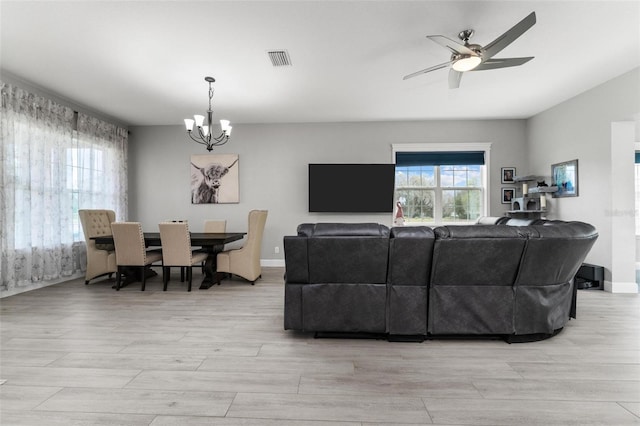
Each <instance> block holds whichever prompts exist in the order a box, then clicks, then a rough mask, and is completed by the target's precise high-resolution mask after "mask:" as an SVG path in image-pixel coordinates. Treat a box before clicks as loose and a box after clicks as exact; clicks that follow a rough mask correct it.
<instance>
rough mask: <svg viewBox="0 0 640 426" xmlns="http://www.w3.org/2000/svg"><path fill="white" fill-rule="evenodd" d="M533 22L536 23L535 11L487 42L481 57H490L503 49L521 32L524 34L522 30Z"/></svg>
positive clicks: (531, 25) (526, 28)
mask: <svg viewBox="0 0 640 426" xmlns="http://www.w3.org/2000/svg"><path fill="white" fill-rule="evenodd" d="M535 23H536V13H535V12H531V13H530V14H529V15H528V16H527V17H526V18H524V19H523V20H522V21H520V22H518V23H517V24H515V25H514V26H513V27H511V29H510V30H509V31H507V32H506V33H504V34H502V35H501V36H500V37H498V38H497V39H495V40H493V41H492V42H491V43H489V44H487V45H486V46H485V47H484V55H483V57H484V58H487V59H488V58H491V57H492V56H493V55H495V54H496V53H498V52H500V51H501V50H502V49H504V48H505V47H507V46H508V45H510V44H511V43H513V42H514V41H515V39H517V38H518V37H520V36H521V35H522V34H524V32H525V31H527V30H528V29H529V28H531V27H533V25H534V24H535Z"/></svg>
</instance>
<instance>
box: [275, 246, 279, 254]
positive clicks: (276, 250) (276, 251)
mask: <svg viewBox="0 0 640 426" xmlns="http://www.w3.org/2000/svg"><path fill="white" fill-rule="evenodd" d="M273 251H274V253H275V254H278V253H280V247H278V246H275V247H274V248H273Z"/></svg>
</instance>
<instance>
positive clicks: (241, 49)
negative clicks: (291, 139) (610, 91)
mask: <svg viewBox="0 0 640 426" xmlns="http://www.w3.org/2000/svg"><path fill="white" fill-rule="evenodd" d="M0 7H1V9H0V15H1V37H2V38H1V42H2V44H1V50H0V54H1V57H0V59H1V63H0V65H1V67H2V70H3V71H5V72H8V74H11V75H13V76H18V77H19V78H21V79H23V80H24V81H26V82H28V83H32V84H34V85H36V86H39V87H41V88H44V89H45V90H47V91H49V92H51V93H53V94H57V95H59V96H62V97H64V98H68V99H70V100H73V101H75V102H76V103H78V104H80V105H83V106H86V107H89V108H91V109H95V110H97V111H100V112H102V113H104V114H107V115H109V116H112V117H114V118H116V119H118V120H119V121H121V122H123V123H126V124H129V125H174V124H180V123H182V119H183V118H185V117H188V116H191V115H193V114H194V113H203V112H204V111H205V110H206V108H207V102H208V100H207V88H208V86H207V83H206V82H205V81H204V77H205V76H207V75H210V76H213V77H215V78H216V83H215V85H214V87H215V89H216V92H215V97H214V104H213V109H214V115H215V118H216V119H218V118H228V119H230V120H231V121H232V122H233V123H274V122H278V123H283V122H333V121H380V120H424V119H453V118H456V119H458V118H525V117H530V116H532V115H534V114H536V113H538V112H540V111H543V110H545V109H547V108H549V107H551V106H553V105H556V104H558V103H559V102H562V101H563V100H565V99H568V98H570V97H573V96H575V95H577V94H578V93H581V92H583V91H585V90H587V89H590V88H592V87H594V86H596V85H598V84H601V83H603V82H605V81H607V80H609V79H611V78H614V77H616V76H618V75H620V74H623V73H625V72H627V71H629V70H631V69H633V68H635V67H638V66H640V1H611V0H608V1H565V2H561V1H518V0H513V1H468V2H462V1H391V0H389V1H315V2H309V1H295V2H294V1H254V2H249V1H227V2H222V1H200V2H194V1H179V0H178V1H123V2H115V1H92V0H89V1H86V0H85V1H83V2H80V1H45V2H36V1H5V0H2V1H1V2H0ZM532 11H535V12H536V15H537V21H538V22H537V24H536V25H535V26H534V27H533V28H531V29H530V30H529V31H527V32H526V33H525V34H524V35H523V36H522V37H520V38H519V39H518V40H516V41H515V42H514V43H513V44H511V45H510V46H508V47H507V48H506V49H504V50H503V51H502V52H500V54H499V55H498V56H499V57H518V56H535V59H534V60H532V61H530V62H529V63H527V64H525V65H523V66H520V67H515V68H506V69H500V70H491V71H479V72H472V73H467V74H465V75H464V77H463V79H462V83H461V86H460V89H457V90H449V89H448V85H447V76H448V73H447V70H446V69H443V70H438V71H434V72H432V73H429V74H424V75H422V76H418V77H415V78H413V79H410V80H406V81H403V80H402V77H403V76H404V75H406V74H409V73H412V72H414V71H417V70H420V69H423V68H427V67H429V66H431V65H435V64H439V63H442V62H445V61H447V60H448V59H449V53H448V51H447V50H446V49H444V48H442V47H441V46H439V45H437V44H435V43H433V42H432V41H430V40H428V39H427V38H426V37H425V36H426V35H432V34H442V35H444V36H447V37H449V38H452V39H457V38H456V37H457V34H458V32H460V31H461V30H464V29H467V28H473V29H474V30H475V36H474V38H473V39H472V42H475V43H478V44H481V45H485V44H487V43H489V42H490V41H492V40H493V39H494V38H495V37H497V36H499V35H501V34H502V33H504V32H505V31H506V30H508V29H509V28H511V26H513V25H514V24H516V23H517V22H518V21H520V20H521V19H522V18H524V17H525V16H526V15H528V14H529V13H530V12H532ZM278 49H286V50H288V52H289V54H290V56H291V59H292V62H293V66H291V67H280V68H274V67H273V66H272V65H271V62H270V61H269V59H268V57H267V53H266V52H267V51H269V50H278ZM629 96H638V94H637V93H635V94H634V93H630V94H629Z"/></svg>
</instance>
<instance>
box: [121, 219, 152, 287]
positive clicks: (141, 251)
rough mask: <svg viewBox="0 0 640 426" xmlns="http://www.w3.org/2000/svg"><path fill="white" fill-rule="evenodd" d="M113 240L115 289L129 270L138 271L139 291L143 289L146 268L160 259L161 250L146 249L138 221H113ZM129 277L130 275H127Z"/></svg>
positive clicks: (145, 279)
mask: <svg viewBox="0 0 640 426" xmlns="http://www.w3.org/2000/svg"><path fill="white" fill-rule="evenodd" d="M111 231H112V232H113V242H114V243H115V246H116V265H117V266H118V270H117V272H116V290H120V280H121V279H122V274H123V273H124V272H125V271H128V272H129V274H131V270H136V269H137V270H139V271H140V275H141V277H140V281H141V282H142V286H141V287H140V290H141V291H144V288H145V285H146V282H147V277H146V276H147V274H146V272H147V268H149V267H150V266H151V264H152V263H155V262H159V261H161V260H162V251H161V250H147V247H146V246H145V243H144V234H143V232H142V225H141V224H140V222H114V223H112V224H111ZM128 278H130V277H128Z"/></svg>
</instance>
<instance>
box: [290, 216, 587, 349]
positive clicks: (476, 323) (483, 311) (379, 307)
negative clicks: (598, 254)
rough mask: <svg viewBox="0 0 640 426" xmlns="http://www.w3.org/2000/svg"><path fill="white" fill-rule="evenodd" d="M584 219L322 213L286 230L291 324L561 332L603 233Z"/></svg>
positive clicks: (438, 331)
mask: <svg viewBox="0 0 640 426" xmlns="http://www.w3.org/2000/svg"><path fill="white" fill-rule="evenodd" d="M597 236H598V234H597V232H596V230H595V229H594V227H593V226H591V225H589V224H586V223H582V222H564V221H545V220H536V221H522V220H516V219H509V218H491V219H488V218H483V219H481V220H479V223H478V224H476V225H461V226H441V227H437V228H435V229H432V228H429V227H422V226H421V227H396V228H392V229H389V228H387V227H386V226H384V225H379V224H371V223H369V224H362V223H360V224H347V223H318V224H302V225H300V226H298V235H296V236H286V237H284V251H285V264H286V272H285V308H284V328H285V329H288V330H300V331H312V332H317V333H371V334H373V335H385V336H386V337H388V338H389V339H390V340H394V339H400V340H404V339H407V340H422V339H424V338H427V337H436V336H446V335H493V336H501V337H504V338H506V339H508V340H509V341H527V340H538V339H541V338H546V337H549V336H552V335H553V334H555V333H557V332H558V331H559V330H561V329H562V328H563V327H564V325H565V324H566V323H567V322H568V321H569V317H570V316H573V317H575V305H573V309H572V303H575V288H574V285H573V277H574V275H575V273H576V271H577V270H578V268H579V267H580V265H581V264H582V262H583V261H584V259H585V257H586V255H587V253H588V252H589V250H590V249H591V247H592V246H593V244H594V242H595V240H596V239H597Z"/></svg>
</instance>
